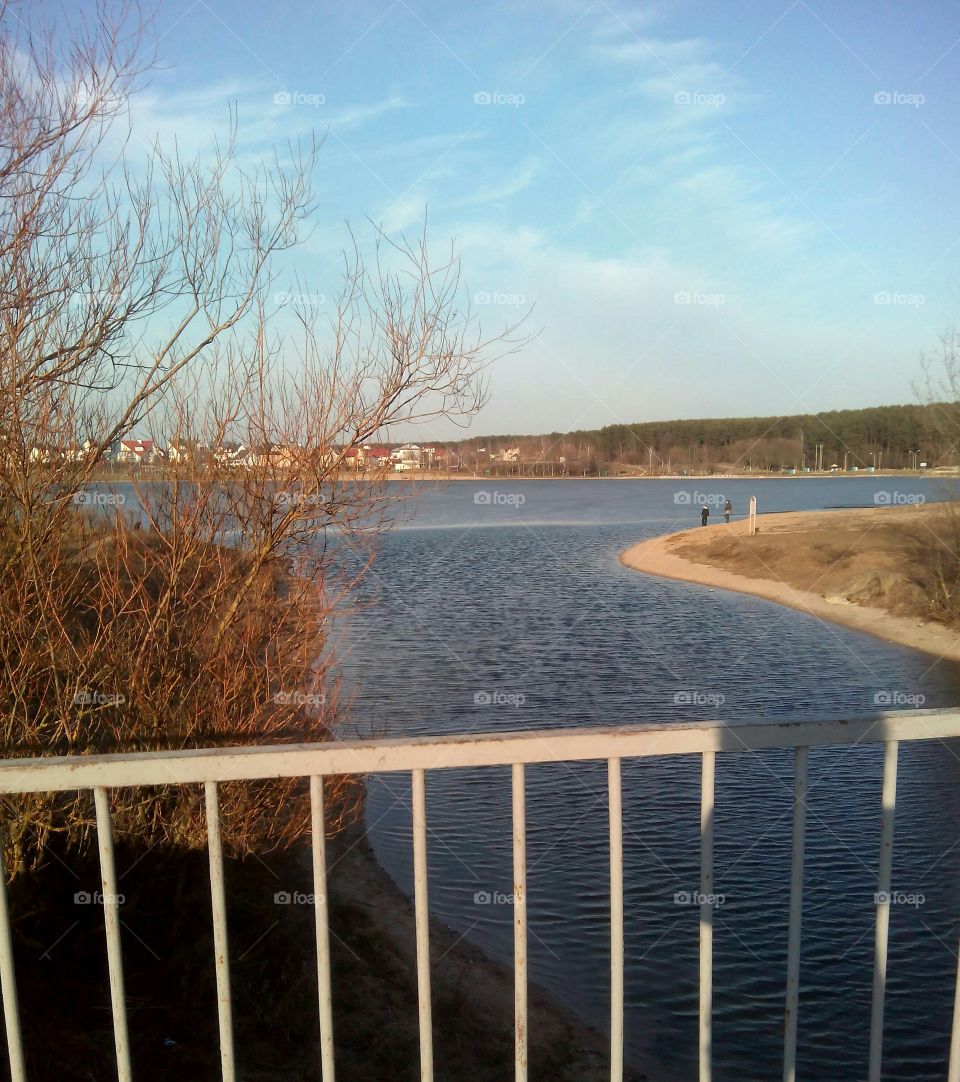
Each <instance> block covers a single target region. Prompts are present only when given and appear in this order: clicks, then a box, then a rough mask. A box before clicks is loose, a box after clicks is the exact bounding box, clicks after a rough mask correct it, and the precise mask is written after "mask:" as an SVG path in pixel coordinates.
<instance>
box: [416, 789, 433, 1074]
mask: <svg viewBox="0 0 960 1082" xmlns="http://www.w3.org/2000/svg"><path fill="white" fill-rule="evenodd" d="M413 884H414V906H415V910H416V927H417V999H418V1002H419V1010H420V1079H421V1082H433V1019H432V1017H431V1006H430V906H429V901H428V894H427V889H428V884H427V798H426V784H425V779H424V773H423V771H422V770H414V771H413Z"/></svg>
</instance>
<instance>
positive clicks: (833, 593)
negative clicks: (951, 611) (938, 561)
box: [620, 504, 960, 661]
mask: <svg viewBox="0 0 960 1082" xmlns="http://www.w3.org/2000/svg"><path fill="white" fill-rule="evenodd" d="M948 516H949V512H948V511H946V510H945V509H944V508H943V507H942V506H940V505H936V504H931V505H923V506H908V507H894V508H887V507H881V508H867V509H856V510H852V511H848V510H840V511H809V512H808V511H799V512H790V513H784V514H770V515H760V516H759V517H758V519H757V533H756V534H755V535H753V536H748V534H747V523H746V520H745V519H741V520H739V521H733V522H730V523H729V524H728V523H723V522H721V523H718V524H716V525H712V526H706V527H700V526H696V527H693V528H691V529H687V530H681V531H680V532H678V533H673V534H667V535H665V536H663V537H655V538H652V539H651V540H649V541H643V542H641V543H640V544H637V545H633V546H632V547H631V548H629V549H626V550H625V551H624V552H623V553H621V555H620V560H621V562H622V563H623V564H625V565H626V566H627V567H630V568H633V569H634V570H636V571H641V572H644V573H645V574H649V575H658V576H661V577H663V578H671V579H681V580H683V581H684V582H695V583H699V584H701V585H703V586H711V587H714V588H719V589H724V590H734V591H736V592H738V593H743V594H752V595H754V596H755V597H762V598H766V599H767V600H769V601H776V602H778V603H779V604H781V605H787V606H789V607H790V608H794V609H798V610H799V611H801V612H806V613H808V614H809V615H811V616H816V617H817V618H819V619H821V620H830V621H832V622H833V623H837V624H843V625H844V626H846V627H851V628H855V629H856V630H857V631H864V632H867V633H868V634H871V635H876V636H878V637H879V638H882V639H886V640H887V641H888V642H893V643H897V644H899V645H901V646H908V647H912V648H913V649H915V650H921V651H923V652H924V653H927V654H932V655H934V656H935V657H937V658H944V659H947V660H950V661H960V634H958V632H957V630H954V629H953V628H951V627H949V626H947V625H946V624H945V623H942V622H940V621H939V620H938V619H937V615H938V614H937V612H936V610H935V607H934V606H933V605H932V604H931V602H930V597H931V591H933V590H934V589H935V581H934V580H935V579H936V569H935V568H933V567H932V566H931V563H932V561H931V559H930V557H931V554H933V553H935V552H937V551H938V549H939V550H943V541H944V538H945V537H946V536H949V531H950V529H951V528H952V525H951V522H950V521H949V518H948Z"/></svg>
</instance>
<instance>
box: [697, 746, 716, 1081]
mask: <svg viewBox="0 0 960 1082" xmlns="http://www.w3.org/2000/svg"><path fill="white" fill-rule="evenodd" d="M716 760H717V753H716V752H714V751H705V752H704V753H703V768H702V780H701V785H700V1082H710V1079H711V1077H712V1072H713V1066H712V1064H713V904H712V898H711V895H712V894H713V797H714V781H715V774H716Z"/></svg>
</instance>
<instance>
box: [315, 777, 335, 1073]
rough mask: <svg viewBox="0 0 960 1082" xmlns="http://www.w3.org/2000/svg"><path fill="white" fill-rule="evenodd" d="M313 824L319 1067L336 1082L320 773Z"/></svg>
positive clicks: (317, 781)
mask: <svg viewBox="0 0 960 1082" xmlns="http://www.w3.org/2000/svg"><path fill="white" fill-rule="evenodd" d="M310 824H311V832H312V848H313V894H314V898H313V903H314V922H315V925H316V933H317V994H318V996H319V1001H320V1004H319V1005H320V1070H321V1072H322V1077H323V1082H334V1066H333V994H332V991H331V988H330V915H329V907H328V904H327V849H326V829H327V828H326V821H325V815H324V807H323V778H321V777H320V776H319V775H317V774H313V775H311V777H310Z"/></svg>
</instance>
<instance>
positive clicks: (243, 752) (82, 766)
mask: <svg viewBox="0 0 960 1082" xmlns="http://www.w3.org/2000/svg"><path fill="white" fill-rule="evenodd" d="M952 737H960V710H901V711H890V712H886V713H879V714H873V715H869V716H865V717H861V718H844V717H837V718H817V719H814V720H788V719H777V720H769V719H761V720H755V721H743V722H739V721H738V722H728V721H685V722H666V723H664V722H650V723H648V722H644V723H639V724H636V725H631V726H620V727H617V728H589V727H583V726H579V727H577V728H571V729H564V728H556V729H538V730H534V731H529V730H528V731H522V730H521V731H508V732H503V733H487V734H484V735H480V736H476V735H468V736H459V735H458V736H420V737H403V738H397V739H373V738H371V739H368V740H367V739H363V740H332V741H329V742H326V743H319V744H271V745H262V746H253V747H227V748H199V749H188V750H183V751H148V752H132V753H112V754H106V755H64V756H47V757H44V756H41V757H39V758H23V759H3V760H0V793H45V792H46V793H49V792H63V791H69V790H76V789H93V788H97V787H106V788H113V787H123V786H130V785H147V786H150V785H186V784H192V783H201V782H207V781H213V782H221V781H249V780H255V779H262V778H297V777H305V776H309V775H320V776H328V775H333V774H379V773H387V772H394V771H410V770H444V769H453V768H457V767H477V766H511V765H513V764H532V763H558V762H577V761H587V760H600V759H603V760H606V759H609V758H611V757H615V758H622V759H632V758H646V757H650V756H658V755H663V756H671V755H690V754H696V753H698V752H701V753H702V752H742V751H760V750H764V749H769V748H801V747H815V746H820V745H828V744H868V743H884V742H886V741H890V740H898V741H911V740H937V739H940V740H943V739H949V738H952Z"/></svg>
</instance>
